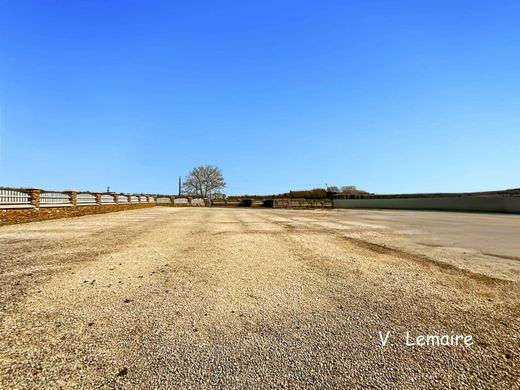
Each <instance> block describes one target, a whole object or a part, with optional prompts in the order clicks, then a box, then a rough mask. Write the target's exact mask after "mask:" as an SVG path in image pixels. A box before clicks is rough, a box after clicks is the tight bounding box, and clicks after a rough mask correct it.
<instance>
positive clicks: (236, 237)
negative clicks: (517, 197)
mask: <svg viewBox="0 0 520 390" xmlns="http://www.w3.org/2000/svg"><path fill="white" fill-rule="evenodd" d="M519 221H520V218H519V217H518V216H501V215H484V214H462V213H460V214H459V213H457V214H456V213H430V212H424V213H421V212H405V211H402V212H401V211H400V212H398V211H388V212H385V211H360V210H356V211H353V210H352V211H350V210H334V211H291V210H244V209H204V208H200V209H197V208H196V209H187V208H184V209H175V208H166V207H164V208H163V207H156V208H153V209H144V210H135V211H126V212H120V213H113V214H106V215H95V216H87V217H81V218H75V219H67V220H55V221H47V222H39V223H32V224H25V225H18V226H6V227H2V228H0V320H1V327H0V337H1V344H0V388H35V387H44V388H45V387H47V388H59V387H62V388H74V387H76V388H92V387H108V388H123V387H124V388H154V387H162V388H187V387H191V388H208V387H213V386H214V387H218V388H222V387H226V388H229V387H231V388H262V387H265V388H269V387H290V388H324V387H331V388H369V387H373V388H384V387H386V388H414V389H415V388H441V387H445V388H461V387H469V388H486V387H487V388H514V384H515V383H518V382H517V381H518V379H519V376H520V361H519V359H520V343H519V339H518V335H519V334H520V320H519V316H518V314H519V312H520V294H519V291H520V289H519V277H518V275H519V265H520V261H519V260H518V256H519V255H518V243H517V240H515V235H516V236H518V231H519ZM388 331H391V335H390V338H389V342H388V344H386V346H384V347H383V346H382V345H381V341H380V336H379V332H383V335H384V334H386V332H388ZM407 331H408V332H410V334H411V336H412V337H415V336H417V335H425V334H433V335H443V334H448V335H451V334H453V333H455V334H464V335H472V336H473V339H474V345H473V346H471V347H463V346H451V347H448V346H436V347H432V346H406V345H405V340H404V335H405V334H406V332H407Z"/></svg>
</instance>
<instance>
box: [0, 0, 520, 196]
mask: <svg viewBox="0 0 520 390" xmlns="http://www.w3.org/2000/svg"><path fill="white" fill-rule="evenodd" d="M208 163H209V164H215V165H218V166H219V167H221V168H222V170H223V172H224V174H225V177H226V180H227V182H228V188H227V189H226V190H225V192H226V193H227V194H239V193H242V194H244V193H248V194H251V193H262V194H269V193H278V192H284V191H287V190H289V189H303V188H309V187H314V186H323V185H324V184H325V183H328V184H329V185H333V184H334V185H357V186H358V187H359V188H361V189H365V190H368V191H371V192H379V193H399V192H415V191H477V190H492V189H502V188H512V187H520V1H517V0H513V1H507V0H501V1H491V0H490V1H482V0H479V1H475V0H471V1H458V0H447V1H440V0H432V1H422V0H421V1H415V0H409V1H392V0H373V1H368V0H367V1H365V0H358V1H347V0H343V1H302V0H298V1H285V0H273V1H267V0H261V1H260V0H259V1H238V0H237V1H188V0H185V1H173V0H172V1H144V0H143V1H132V0H125V1H122V0H120V1H116V0H110V1H105V0H99V1H93V0H83V1H78V0H75V1H69V0H63V1H56V0H55V1H44V0H38V1H24V0H11V1H8V0H0V185H3V186H15V187H18V186H24V187H36V188H45V189H55V190H65V189H79V190H92V191H95V190H103V189H104V188H105V187H106V186H107V185H110V186H111V187H112V189H113V190H114V191H122V192H145V193H156V192H159V193H175V192H176V188H177V177H178V176H179V175H182V176H185V175H186V174H187V172H188V171H189V169H190V168H191V167H193V166H195V165H200V164H208Z"/></svg>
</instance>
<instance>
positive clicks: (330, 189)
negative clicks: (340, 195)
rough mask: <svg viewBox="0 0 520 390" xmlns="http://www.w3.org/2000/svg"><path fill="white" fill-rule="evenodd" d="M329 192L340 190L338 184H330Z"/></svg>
mask: <svg viewBox="0 0 520 390" xmlns="http://www.w3.org/2000/svg"><path fill="white" fill-rule="evenodd" d="M327 191H328V192H339V188H338V187H337V186H329V187H327Z"/></svg>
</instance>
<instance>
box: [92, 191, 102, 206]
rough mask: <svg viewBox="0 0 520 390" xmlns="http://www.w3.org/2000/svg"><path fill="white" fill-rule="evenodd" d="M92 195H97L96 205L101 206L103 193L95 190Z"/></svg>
mask: <svg viewBox="0 0 520 390" xmlns="http://www.w3.org/2000/svg"><path fill="white" fill-rule="evenodd" d="M92 195H94V196H95V197H96V205H98V206H101V193H100V192H95V193H93V194H92Z"/></svg>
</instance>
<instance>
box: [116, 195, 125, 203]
mask: <svg viewBox="0 0 520 390" xmlns="http://www.w3.org/2000/svg"><path fill="white" fill-rule="evenodd" d="M116 196H117V203H128V196H126V195H116Z"/></svg>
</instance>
